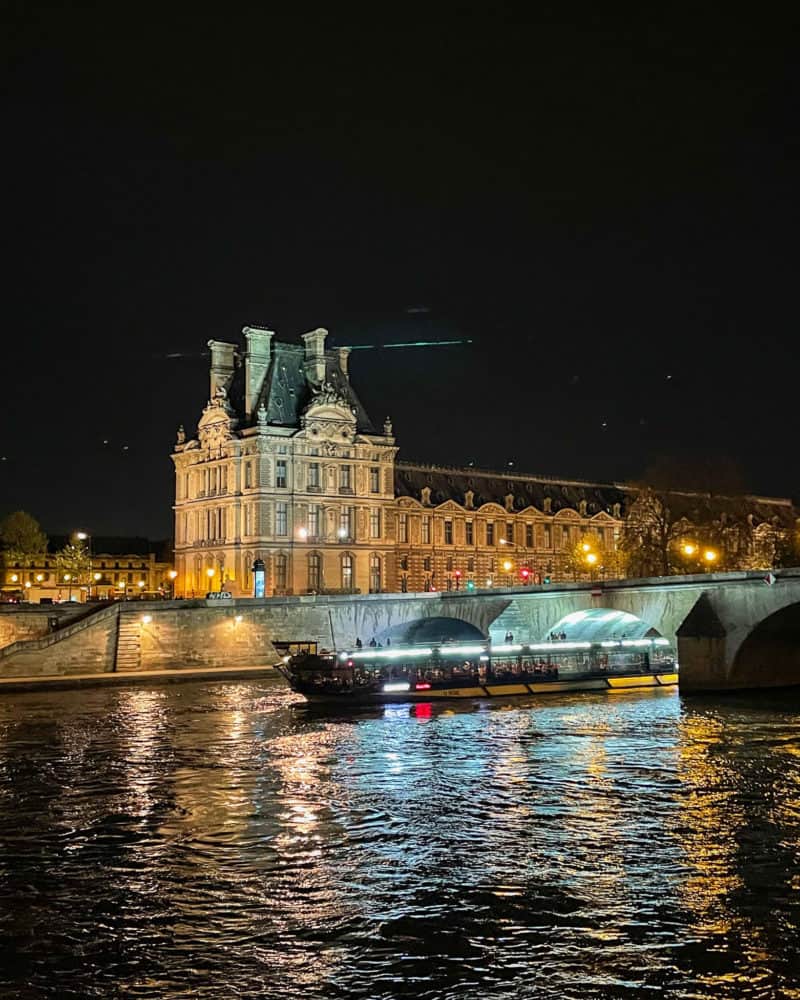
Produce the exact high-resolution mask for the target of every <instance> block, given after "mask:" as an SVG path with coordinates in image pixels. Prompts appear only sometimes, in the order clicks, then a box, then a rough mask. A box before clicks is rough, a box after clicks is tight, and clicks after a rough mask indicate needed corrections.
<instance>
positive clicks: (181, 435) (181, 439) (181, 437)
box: [177, 424, 186, 444]
mask: <svg viewBox="0 0 800 1000" xmlns="http://www.w3.org/2000/svg"><path fill="white" fill-rule="evenodd" d="M177 443H178V444H186V431H185V429H184V426H183V424H180V426H179V427H178V439H177Z"/></svg>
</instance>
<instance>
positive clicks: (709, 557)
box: [703, 549, 719, 566]
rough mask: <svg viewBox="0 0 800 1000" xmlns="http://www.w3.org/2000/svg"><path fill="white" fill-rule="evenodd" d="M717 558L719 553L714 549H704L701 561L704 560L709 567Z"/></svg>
mask: <svg viewBox="0 0 800 1000" xmlns="http://www.w3.org/2000/svg"><path fill="white" fill-rule="evenodd" d="M718 558H719V553H718V552H716V551H715V550H714V549H706V550H705V552H704V553H703V559H705V561H706V563H707V565H709V566H711V565H712V564H713V563H715V562H716V561H717V559H718Z"/></svg>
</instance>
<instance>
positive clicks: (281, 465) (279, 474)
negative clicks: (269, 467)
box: [275, 458, 286, 490]
mask: <svg viewBox="0 0 800 1000" xmlns="http://www.w3.org/2000/svg"><path fill="white" fill-rule="evenodd" d="M275 485H276V486H277V488H278V489H279V490H285V489H286V459H285V458H279V459H278V460H277V462H276V463H275Z"/></svg>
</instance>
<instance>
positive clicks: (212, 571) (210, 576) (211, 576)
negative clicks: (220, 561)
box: [206, 566, 216, 589]
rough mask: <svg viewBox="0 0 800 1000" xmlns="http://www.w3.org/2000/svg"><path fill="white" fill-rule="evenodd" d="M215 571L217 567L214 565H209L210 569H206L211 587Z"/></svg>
mask: <svg viewBox="0 0 800 1000" xmlns="http://www.w3.org/2000/svg"><path fill="white" fill-rule="evenodd" d="M215 572H216V571H215V569H214V567H213V566H209V567H208V569H207V570H206V576H207V577H208V586H209V589H210V588H211V583H212V581H213V579H214V573H215Z"/></svg>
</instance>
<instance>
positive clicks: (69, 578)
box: [64, 573, 72, 602]
mask: <svg viewBox="0 0 800 1000" xmlns="http://www.w3.org/2000/svg"><path fill="white" fill-rule="evenodd" d="M64 580H65V581H66V582H67V583H68V584H69V593H68V594H67V600H68V601H69V602H71V601H72V573H65V574H64Z"/></svg>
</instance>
